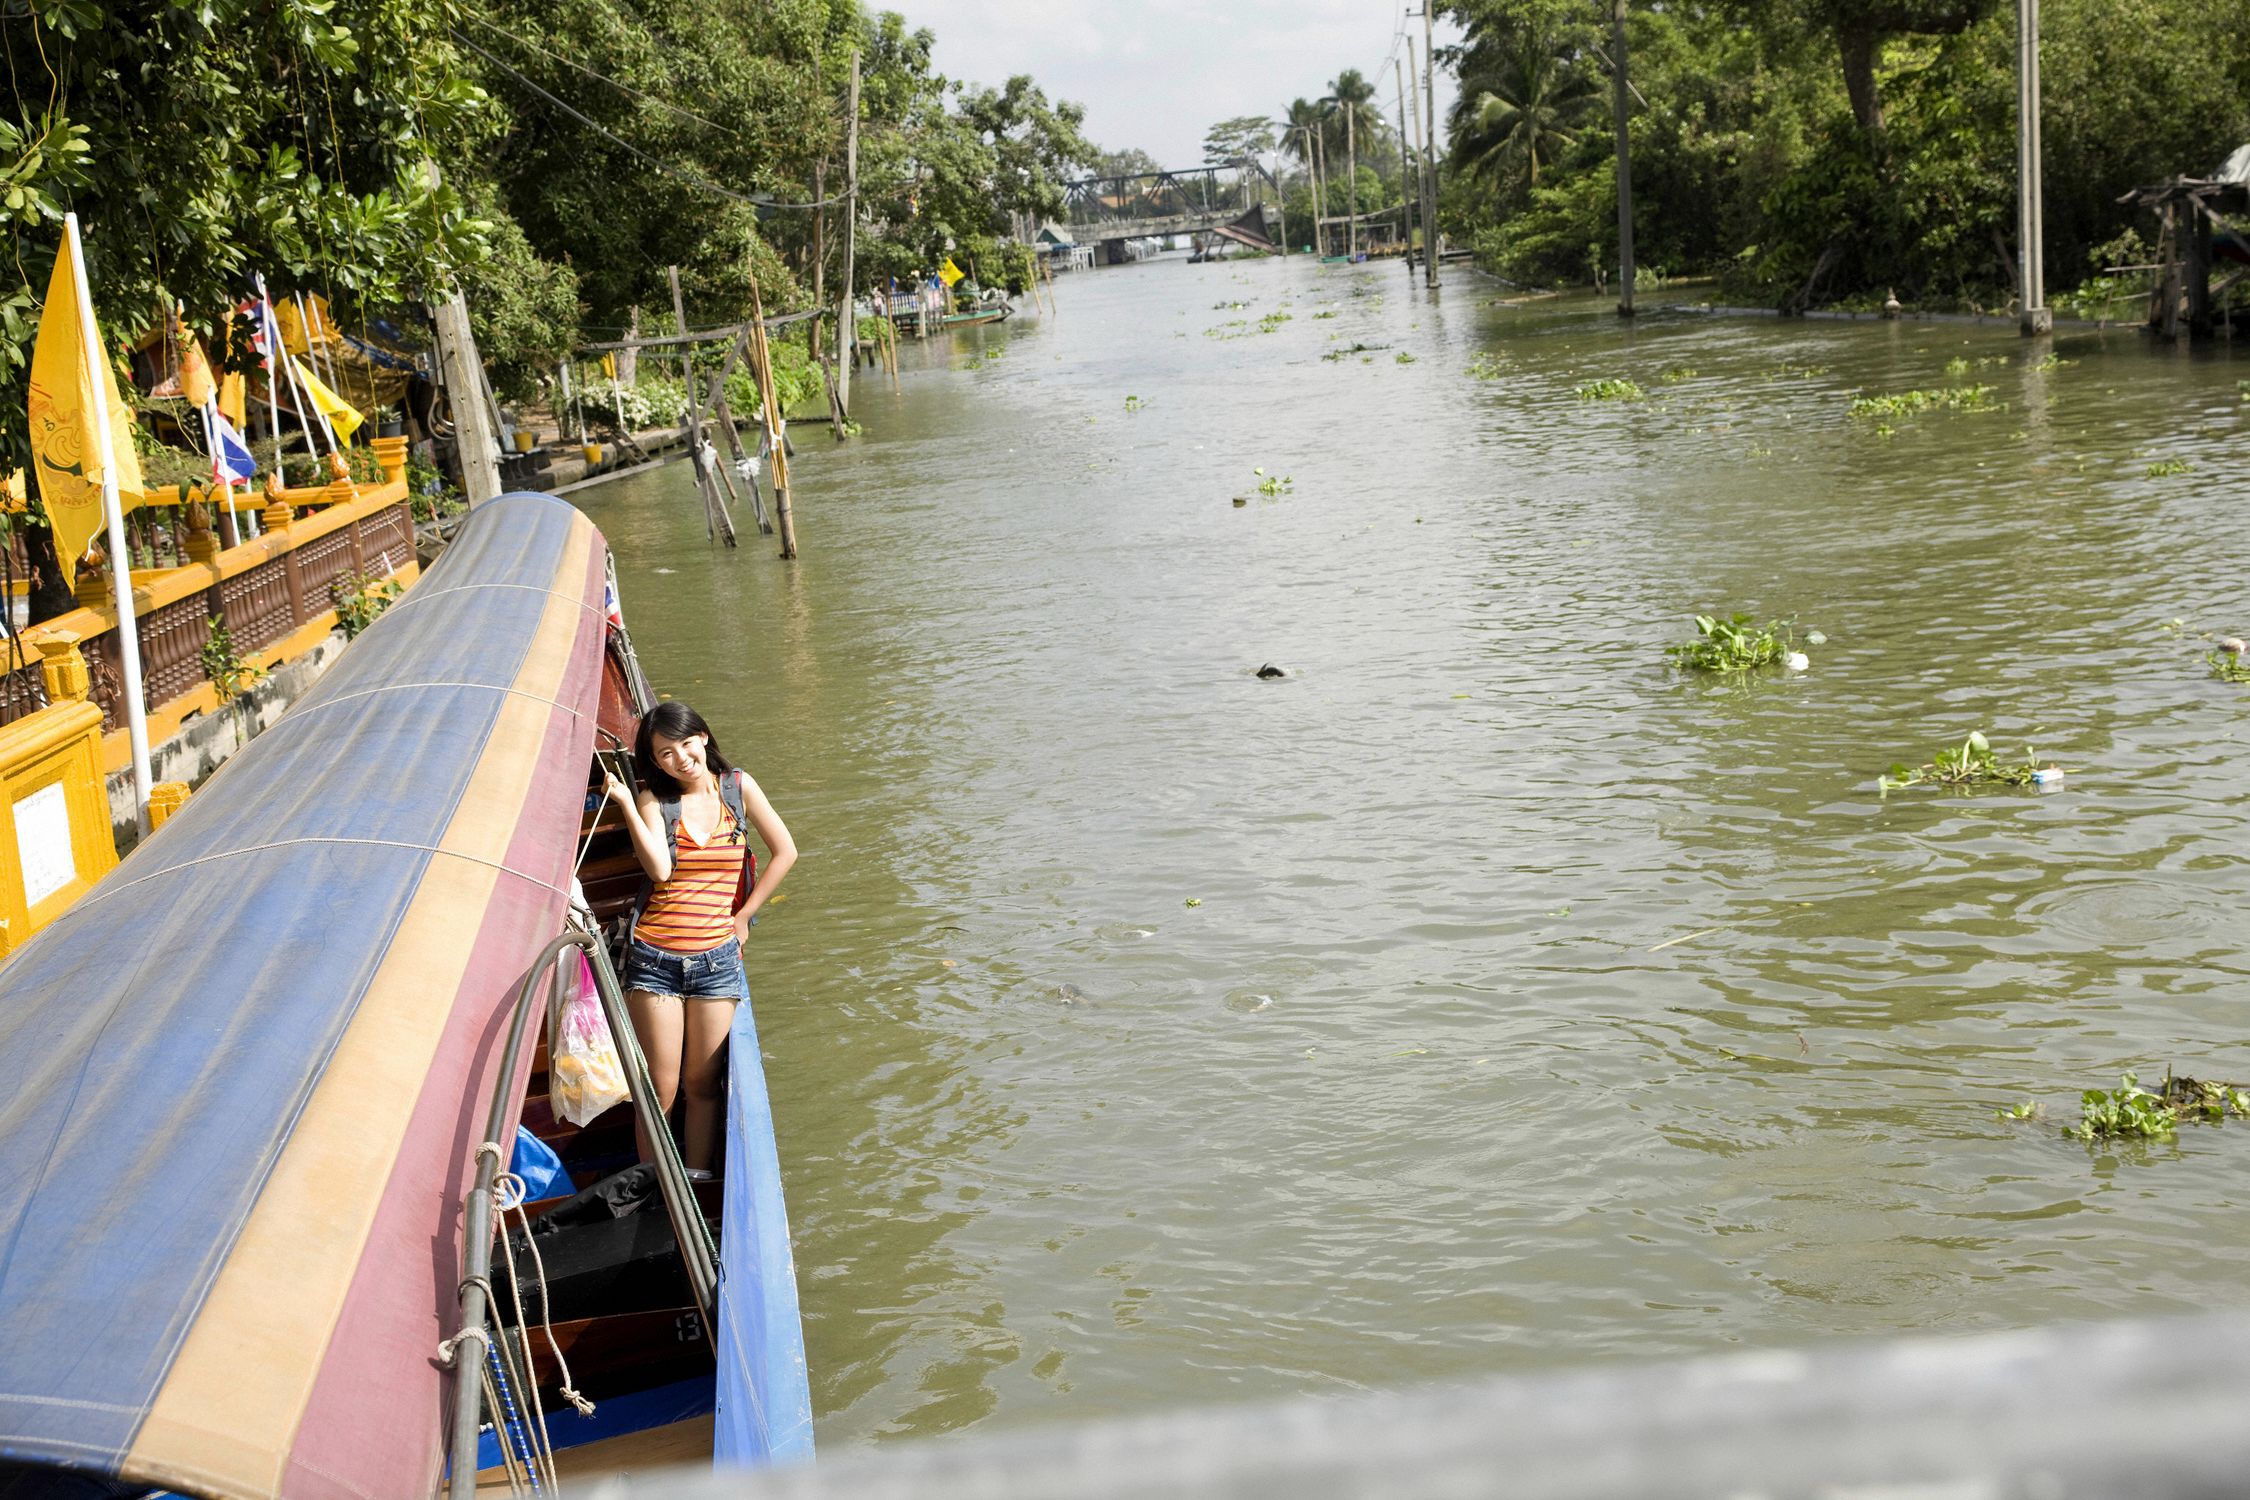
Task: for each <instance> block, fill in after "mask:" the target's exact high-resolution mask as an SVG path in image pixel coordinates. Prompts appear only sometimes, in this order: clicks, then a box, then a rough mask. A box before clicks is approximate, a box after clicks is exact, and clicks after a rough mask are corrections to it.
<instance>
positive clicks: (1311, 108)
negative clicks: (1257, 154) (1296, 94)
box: [1281, 99, 1325, 170]
mask: <svg viewBox="0 0 2250 1500" xmlns="http://www.w3.org/2000/svg"><path fill="white" fill-rule="evenodd" d="M1324 120H1325V113H1324V111H1323V110H1322V109H1321V107H1320V105H1319V104H1317V103H1315V102H1314V101H1313V100H1310V99H1292V100H1290V101H1289V113H1288V114H1286V115H1284V116H1282V120H1281V130H1282V137H1281V144H1282V149H1284V150H1285V151H1287V152H1288V153H1289V154H1290V155H1291V156H1294V157H1296V158H1297V160H1298V162H1299V164H1301V165H1302V166H1304V167H1305V168H1306V169H1307V170H1310V169H1311V167H1312V156H1313V153H1312V132H1314V131H1317V130H1319V129H1320V128H1321V127H1322V124H1323V123H1324Z"/></svg>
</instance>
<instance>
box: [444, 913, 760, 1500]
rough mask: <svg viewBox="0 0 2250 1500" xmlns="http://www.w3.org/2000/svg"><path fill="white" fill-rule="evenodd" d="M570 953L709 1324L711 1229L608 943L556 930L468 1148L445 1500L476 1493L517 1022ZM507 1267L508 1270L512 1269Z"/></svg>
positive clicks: (712, 1312) (520, 996)
mask: <svg viewBox="0 0 2250 1500" xmlns="http://www.w3.org/2000/svg"><path fill="white" fill-rule="evenodd" d="M572 950H576V951H577V952H580V953H582V954H584V955H585V957H586V960H587V963H588V965H589V966H590V967H591V968H592V970H593V973H594V988H595V990H596V991H597V992H598V993H599V994H600V996H601V1002H602V1015H603V1016H604V1017H605V1018H606V1019H607V1020H608V1022H609V1030H610V1036H611V1037H612V1038H613V1039H614V1040H615V1042H616V1044H617V1055H618V1059H619V1061H620V1062H622V1063H623V1064H624V1069H625V1086H626V1092H627V1094H628V1095H629V1096H630V1097H631V1099H632V1101H633V1108H634V1109H635V1110H637V1111H639V1112H640V1115H641V1118H642V1119H644V1120H646V1121H648V1122H649V1128H648V1130H647V1132H646V1134H647V1136H648V1139H649V1143H650V1146H651V1149H652V1150H653V1151H654V1153H655V1158H656V1159H655V1162H654V1163H653V1165H654V1166H655V1167H656V1181H657V1186H658V1188H659V1189H660V1190H661V1191H662V1193H663V1195H664V1208H665V1212H666V1213H667V1214H668V1215H669V1216H670V1218H671V1221H672V1233H673V1236H674V1237H675V1238H676V1239H677V1240H678V1241H679V1246H680V1260H681V1263H682V1265H683V1266H684V1267H685V1269H686V1271H687V1279H688V1286H689V1288H690V1290H691V1291H692V1292H693V1293H694V1296H695V1305H696V1310H697V1311H698V1312H699V1313H700V1314H701V1315H702V1318H703V1328H704V1336H705V1338H707V1339H708V1338H709V1337H711V1334H712V1331H713V1330H714V1329H716V1328H717V1326H718V1295H719V1252H718V1247H717V1246H716V1245H714V1244H713V1243H712V1242H711V1228H710V1225H708V1224H707V1223H705V1222H704V1219H703V1211H702V1209H701V1207H700V1206H699V1205H698V1204H697V1202H696V1197H695V1189H694V1187H693V1185H692V1184H690V1183H689V1181H688V1177H687V1168H686V1166H685V1164H684V1163H682V1162H681V1160H680V1153H679V1146H678V1143H677V1142H675V1141H674V1140H673V1138H672V1132H671V1130H670V1129H669V1128H666V1127H665V1126H664V1123H663V1122H664V1110H663V1108H662V1107H661V1105H660V1104H659V1103H658V1100H657V1094H656V1087H655V1085H654V1084H653V1083H652V1082H651V1081H650V1079H649V1073H648V1060H647V1059H646V1058H645V1057H643V1056H642V1054H641V1046H640V1041H639V1039H638V1038H637V1037H636V1036H635V1035H634V1033H633V1019H632V1016H631V1014H630V1013H629V1012H628V1011H627V1010H626V1009H625V995H624V991H623V990H622V989H621V988H620V987H619V985H618V983H617V971H616V970H615V969H614V968H613V967H611V965H610V961H609V950H608V948H607V946H606V945H605V944H604V943H603V942H602V941H601V938H600V935H599V934H598V933H594V932H588V931H585V930H583V929H573V930H571V931H569V932H565V933H563V934H561V935H560V936H558V937H556V938H555V939H554V940H553V941H552V942H550V943H548V944H547V945H546V947H544V948H542V949H541V950H540V951H539V956H538V957H537V958H536V959H535V960H533V962H532V965H531V968H530V969H529V970H528V971H527V972H526V973H525V974H524V977H523V982H522V984H521V985H520V986H519V987H518V988H517V990H516V1002H515V1007H514V1009H515V1014H514V1016H513V1017H512V1018H511V1019H510V1021H509V1023H508V1039H507V1042H506V1045H505V1048H504V1050H503V1051H502V1052H501V1058H502V1060H503V1066H502V1068H501V1073H500V1077H499V1080H498V1081H497V1082H496V1083H495V1084H494V1085H493V1090H492V1108H491V1110H490V1112H489V1113H488V1115H487V1116H486V1120H485V1131H484V1139H483V1140H482V1141H481V1142H480V1143H479V1144H478V1146H477V1152H476V1176H475V1179H474V1181H473V1182H472V1183H471V1185H470V1188H469V1193H468V1198H467V1200H466V1204H465V1213H464V1224H463V1234H464V1236H465V1238H464V1241H463V1248H462V1268H461V1322H460V1326H459V1327H457V1328H456V1329H455V1330H454V1334H453V1337H452V1339H450V1340H449V1341H448V1348H449V1349H450V1350H451V1367H452V1370H453V1377H454V1378H453V1434H452V1443H451V1471H452V1472H451V1479H450V1481H449V1493H450V1494H451V1496H452V1497H453V1500H473V1497H474V1496H475V1494H476V1487H477V1430H478V1427H479V1425H480V1423H481V1420H482V1415H481V1412H482V1404H483V1393H484V1381H483V1378H482V1373H481V1368H480V1367H481V1366H482V1365H483V1363H484V1360H485V1351H486V1350H488V1349H489V1348H491V1347H492V1331H491V1329H490V1327H489V1326H488V1323H489V1315H490V1313H491V1310H492V1309H491V1292H492V1283H491V1280H490V1278H491V1275H492V1239H493V1234H492V1219H493V1211H494V1205H495V1200H494V1196H493V1188H494V1183H495V1181H496V1179H497V1178H498V1177H499V1175H500V1172H501V1169H502V1163H503V1162H504V1161H506V1160H508V1158H509V1152H510V1149H511V1147H512V1145H513V1143H514V1139H515V1130H514V1122H515V1117H516V1114H517V1108H516V1081H517V1071H518V1060H519V1059H520V1058H521V1057H522V1055H523V1036H524V1027H525V1026H526V1025H527V1024H529V1021H530V1018H531V1009H532V1005H533V1003H534V1002H535V1001H540V1000H542V999H543V997H544V995H545V991H546V986H545V983H544V981H546V980H547V979H548V977H549V975H550V974H551V973H552V972H553V970H554V967H555V963H556V961H557V960H558V959H560V958H561V957H562V955H563V954H564V953H566V952H569V951H572ZM503 1206H504V1207H506V1206H513V1205H503ZM510 1273H511V1274H513V1267H512V1266H511V1268H510ZM470 1344H475V1345H476V1348H475V1349H474V1350H471V1349H470V1348H469V1347H468V1346H469V1345H470ZM526 1378H527V1379H528V1378H530V1377H529V1374H528V1371H527V1372H526Z"/></svg>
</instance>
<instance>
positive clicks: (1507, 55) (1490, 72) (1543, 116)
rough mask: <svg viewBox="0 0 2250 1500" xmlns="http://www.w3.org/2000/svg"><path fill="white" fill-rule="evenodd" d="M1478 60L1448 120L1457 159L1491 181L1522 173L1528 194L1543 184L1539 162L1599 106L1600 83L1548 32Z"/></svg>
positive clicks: (1491, 49) (1509, 41) (1483, 53)
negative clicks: (1563, 50)
mask: <svg viewBox="0 0 2250 1500" xmlns="http://www.w3.org/2000/svg"><path fill="white" fill-rule="evenodd" d="M1474 61H1475V64H1476V66H1475V67H1474V68H1473V69H1465V70H1464V72H1463V75H1462V80H1461V94H1460V97H1459V98H1458V99H1457V100H1455V102H1454V105H1453V109H1452V111H1451V114H1450V117H1449V119H1448V121H1447V127H1448V134H1449V135H1450V136H1451V138H1452V147H1453V152H1454V156H1455V159H1456V160H1457V161H1458V162H1459V163H1460V164H1461V166H1462V167H1463V169H1464V170H1466V171H1467V172H1469V173H1470V174H1471V175H1473V176H1478V177H1484V178H1487V179H1489V180H1493V181H1498V182H1505V181H1509V180H1510V179H1511V178H1512V177H1513V176H1515V175H1516V174H1518V173H1520V174H1521V177H1522V186H1523V189H1524V192H1525V193H1526V194H1528V193H1529V192H1531V191H1532V190H1533V189H1536V188H1537V187H1538V186H1539V167H1540V163H1541V162H1542V161H1547V162H1552V161H1553V160H1554V159H1555V156H1556V155H1557V153H1558V152H1560V151H1561V150H1562V149H1563V148H1564V147H1567V146H1568V145H1570V144H1571V143H1572V142H1573V141H1575V140H1576V139H1577V137H1578V125H1579V122H1580V121H1582V120H1584V119H1585V118H1586V117H1587V115H1588V114H1590V113H1591V112H1592V111H1593V110H1594V108H1595V107H1596V105H1598V103H1599V102H1600V98H1601V80H1600V78H1599V76H1598V75H1596V74H1595V73H1594V72H1593V71H1592V70H1591V69H1590V68H1588V67H1586V66H1585V65H1584V64H1583V63H1582V62H1580V61H1579V60H1578V59H1575V58H1571V57H1566V56H1564V55H1562V54H1561V53H1560V52H1559V51H1558V50H1557V45H1556V41H1555V38H1554V37H1553V36H1552V35H1550V34H1548V33H1546V32H1544V31H1532V32H1525V33H1521V34H1519V35H1516V36H1512V37H1505V38H1502V39H1500V40H1499V41H1498V42H1497V43H1496V44H1494V45H1491V46H1486V47H1480V48H1479V49H1477V52H1476V54H1475V57H1474Z"/></svg>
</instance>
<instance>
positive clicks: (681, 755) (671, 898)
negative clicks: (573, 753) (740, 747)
mask: <svg viewBox="0 0 2250 1500" xmlns="http://www.w3.org/2000/svg"><path fill="white" fill-rule="evenodd" d="M633 767H634V770H635V771H636V772H637V773H638V774H639V776H640V780H641V790H640V795H639V796H638V798H633V799H628V797H627V795H626V788H625V786H624V784H623V783H622V782H620V781H619V780H618V779H617V778H616V777H615V776H611V777H610V778H609V794H610V796H611V797H612V798H614V799H616V801H617V803H618V805H619V806H620V807H621V808H622V809H623V811H624V814H625V827H626V830H627V832H629V833H630V834H631V835H632V839H633V852H634V853H635V854H637V855H638V856H640V861H641V868H642V869H643V870H645V871H646V872H647V873H648V878H649V880H650V882H651V883H652V888H651V889H650V891H649V893H648V895H647V897H646V898H645V900H644V902H643V905H642V907H641V910H640V912H639V913H638V915H637V916H636V917H635V918H634V922H633V936H632V940H631V942H630V943H629V944H628V945H627V950H626V955H625V972H624V975H623V983H624V986H625V1004H626V1006H627V1008H628V1009H630V1010H631V1011H632V1014H633V1030H634V1033H635V1035H637V1036H638V1037H639V1038H640V1043H641V1051H642V1052H643V1053H644V1054H646V1056H647V1058H648V1071H649V1079H650V1081H651V1082H652V1083H654V1084H655V1085H656V1092H657V1096H658V1097H659V1098H660V1099H661V1100H662V1101H663V1106H664V1111H665V1113H666V1115H667V1116H669V1114H670V1112H671V1109H672V1101H673V1100H674V1099H675V1098H676V1097H678V1094H679V1091H680V1089H681V1087H682V1085H685V1087H686V1089H687V1125H686V1129H685V1131H684V1139H683V1141H682V1143H681V1153H680V1154H681V1157H682V1159H683V1160H684V1162H685V1163H686V1166H687V1169H688V1176H690V1177H709V1176H710V1175H711V1159H712V1156H713V1155H714V1153H715V1148H716V1145H717V1137H718V1127H719V1103H720V1098H721V1096H722V1093H723V1092H724V1090H723V1087H722V1080H721V1078H720V1076H719V1074H720V1069H719V1051H720V1048H721V1047H722V1046H723V1045H724V1044H725V1042H726V1039H727V1029H728V1027H730V1026H731V1025H732V1024H733V1022H734V1007H735V1005H736V1003H737V1002H739V1001H742V1000H747V999H748V998H749V997H750V986H749V981H748V980H747V979H746V978H745V977H744V975H743V971H742V945H743V943H744V942H746V941H748V939H749V935H750V924H751V922H752V921H754V920H755V919H756V918H757V915H758V908H759V907H761V906H764V905H765V904H766V902H767V901H768V900H770V899H772V897H773V892H774V887H776V886H778V885H780V884H781V880H782V877H783V876H785V875H787V874H788V873H789V867H790V866H791V865H793V864H795V863H796V862H797V846H796V844H795V843H794V842H793V841H792V840H791V839H790V837H789V830H788V828H786V827H785V826H783V824H782V821H781V818H780V816H779V815H778V814H777V813H775V812H774V810H773V805H772V804H771V803H769V802H767V801H766V794H765V793H764V792H761V791H759V790H758V783H756V782H755V781H752V780H751V779H750V777H749V776H748V775H747V774H745V773H744V772H742V771H738V770H736V769H735V768H734V767H733V766H731V765H729V764H728V763H727V758H726V757H725V756H723V755H721V754H720V753H719V746H718V743H717V742H716V741H715V740H713V739H712V738H711V726H710V725H708V724H706V723H704V722H703V716H702V715H701V714H699V713H697V712H696V711H695V710H694V709H692V708H689V707H688V706H687V705H686V704H684V703H674V702H670V701H666V702H663V703H659V704H658V705H657V706H656V707H655V708H654V709H652V710H650V711H649V714H648V716H647V717H646V718H644V719H642V720H641V730H640V735H639V737H638V739H636V740H635V742H634V745H633ZM668 803H670V804H676V806H675V807H672V808H668V807H667V806H666V804H668ZM737 808H739V809H740V812H739V814H738V813H737V811H736V809H737ZM667 814H669V816H667ZM745 822H747V823H748V824H749V827H748V828H745V827H744V826H743V824H744V823H745ZM667 823H670V825H671V826H670V827H667V826H666V824H667ZM752 832H755V833H756V834H757V836H758V840H759V842H761V843H763V844H764V845H765V846H766V849H767V851H768V858H767V860H766V865H765V868H764V869H762V870H757V879H756V880H755V881H754V882H750V881H746V880H745V879H744V876H745V874H746V867H747V869H749V870H756V869H757V867H756V861H755V859H754V858H753V857H752V856H751V853H750V844H749V835H750V834H751V833H752ZM745 888H747V894H745ZM639 1138H640V1148H641V1160H642V1161H647V1160H649V1158H650V1147H649V1139H650V1137H649V1121H648V1120H647V1119H645V1118H644V1119H642V1120H641V1121H640V1124H639Z"/></svg>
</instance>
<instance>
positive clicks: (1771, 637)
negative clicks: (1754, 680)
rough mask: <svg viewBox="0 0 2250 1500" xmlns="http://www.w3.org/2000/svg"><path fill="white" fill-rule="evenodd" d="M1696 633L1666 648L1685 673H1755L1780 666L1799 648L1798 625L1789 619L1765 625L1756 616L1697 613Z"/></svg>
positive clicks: (1675, 663)
mask: <svg viewBox="0 0 2250 1500" xmlns="http://www.w3.org/2000/svg"><path fill="white" fill-rule="evenodd" d="M1695 632H1696V636H1697V637H1698V638H1697V639H1695V640H1692V641H1686V642H1683V643H1681V644H1679V645H1673V646H1666V647H1665V648H1664V654H1665V655H1666V656H1669V657H1671V658H1672V665H1674V666H1676V667H1678V668H1679V669H1680V670H1681V671H1683V672H1714V673H1719V674H1722V675H1732V674H1738V673H1743V672H1752V671H1756V670H1757V669H1758V668H1760V667H1771V666H1778V665H1779V664H1781V663H1782V662H1784V661H1786V660H1787V659H1788V656H1789V653H1790V652H1792V651H1794V650H1795V649H1796V648H1797V641H1796V633H1795V625H1794V623H1793V622H1792V621H1788V620H1768V621H1766V622H1765V623H1764V624H1763V625H1761V624H1759V623H1758V621H1757V618H1756V617H1755V616H1753V615H1739V614H1738V615H1728V616H1727V617H1726V618H1724V619H1720V618H1718V617H1716V616H1713V615H1697V616H1696V617H1695Z"/></svg>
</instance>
